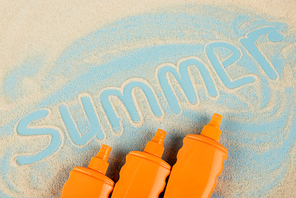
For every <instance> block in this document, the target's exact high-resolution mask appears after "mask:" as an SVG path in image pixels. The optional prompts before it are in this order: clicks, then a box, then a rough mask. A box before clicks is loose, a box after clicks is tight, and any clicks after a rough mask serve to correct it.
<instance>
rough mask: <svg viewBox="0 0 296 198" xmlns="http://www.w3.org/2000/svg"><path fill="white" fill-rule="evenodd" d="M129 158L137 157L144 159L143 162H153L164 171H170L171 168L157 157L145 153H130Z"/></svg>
mask: <svg viewBox="0 0 296 198" xmlns="http://www.w3.org/2000/svg"><path fill="white" fill-rule="evenodd" d="M128 155H129V156H134V157H138V158H142V159H145V160H149V161H151V162H154V163H156V164H158V165H160V166H162V167H163V168H165V169H168V170H170V169H171V166H170V165H169V164H168V163H167V162H166V161H164V160H163V159H161V158H159V157H157V156H154V155H152V154H150V153H146V152H143V151H131V152H129V154H128Z"/></svg>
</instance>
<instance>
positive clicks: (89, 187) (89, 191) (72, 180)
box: [61, 167, 114, 198]
mask: <svg viewBox="0 0 296 198" xmlns="http://www.w3.org/2000/svg"><path fill="white" fill-rule="evenodd" d="M113 185H114V182H113V181H112V180H111V179H109V178H108V177H107V176H105V175H104V174H102V173H100V172H97V171H94V170H92V169H89V168H85V167H75V168H74V169H73V170H72V171H71V172H70V177H69V180H68V181H67V182H66V183H65V185H64V188H63V192H62V196H61V198H81V197H88V198H108V197H109V194H110V193H111V191H112V189H113Z"/></svg>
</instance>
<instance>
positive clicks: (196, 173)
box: [164, 113, 228, 198]
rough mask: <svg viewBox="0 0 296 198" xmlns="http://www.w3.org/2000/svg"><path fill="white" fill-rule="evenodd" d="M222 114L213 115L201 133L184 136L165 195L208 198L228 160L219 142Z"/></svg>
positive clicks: (173, 197) (178, 197)
mask: <svg viewBox="0 0 296 198" xmlns="http://www.w3.org/2000/svg"><path fill="white" fill-rule="evenodd" d="M221 121H222V116H221V115H219V114H216V113H215V114H214V115H213V117H212V119H211V121H210V122H209V124H208V125H206V126H204V128H203V130H202V132H201V134H200V135H194V134H190V135H187V136H186V137H185V138H184V139H183V147H182V148H181V149H180V150H179V152H178V154H177V162H176V164H175V165H174V166H173V168H172V172H171V175H170V178H169V181H168V185H167V188H166V191H165V195H164V198H181V197H186V198H209V197H211V195H212V193H213V191H214V189H215V186H216V180H217V177H218V176H219V175H220V174H221V172H222V169H223V162H224V161H225V160H226V159H227V156H228V151H227V149H226V148H225V147H224V146H222V145H221V144H219V143H218V141H219V138H220V134H221V131H220V123H221Z"/></svg>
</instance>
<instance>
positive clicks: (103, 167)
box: [88, 144, 111, 174]
mask: <svg viewBox="0 0 296 198" xmlns="http://www.w3.org/2000/svg"><path fill="white" fill-rule="evenodd" d="M110 152H111V147H110V146H108V145H105V144H103V145H102V147H101V149H100V151H99V152H98V154H97V156H96V157H93V158H91V161H90V163H89V165H88V168H90V169H93V170H95V171H98V172H100V173H102V174H106V172H107V169H108V166H109V163H108V158H109V154H110Z"/></svg>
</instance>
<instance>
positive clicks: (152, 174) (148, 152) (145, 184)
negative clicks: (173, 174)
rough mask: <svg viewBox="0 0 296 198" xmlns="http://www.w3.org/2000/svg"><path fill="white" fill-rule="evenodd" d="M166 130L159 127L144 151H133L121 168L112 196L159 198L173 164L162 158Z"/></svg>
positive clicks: (121, 197) (114, 197) (119, 197)
mask: <svg viewBox="0 0 296 198" xmlns="http://www.w3.org/2000/svg"><path fill="white" fill-rule="evenodd" d="M165 136H166V132H165V131H163V130H161V129H158V130H157V131H156V134H155V136H154V137H153V139H152V140H151V141H149V142H148V143H147V145H146V147H145V149H144V152H142V151H131V152H130V153H129V154H128V155H127V156H126V163H125V164H124V166H123V167H122V168H121V171H120V174H119V175H120V177H119V181H118V182H117V183H116V184H115V187H114V191H113V193H112V198H157V197H158V196H159V194H160V193H161V192H162V191H163V189H164V187H165V179H166V177H167V176H168V175H169V173H170V169H171V166H170V165H169V164H168V163H166V162H165V161H163V160H162V159H161V156H162V154H163V151H164V147H163V141H164V138H165Z"/></svg>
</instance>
